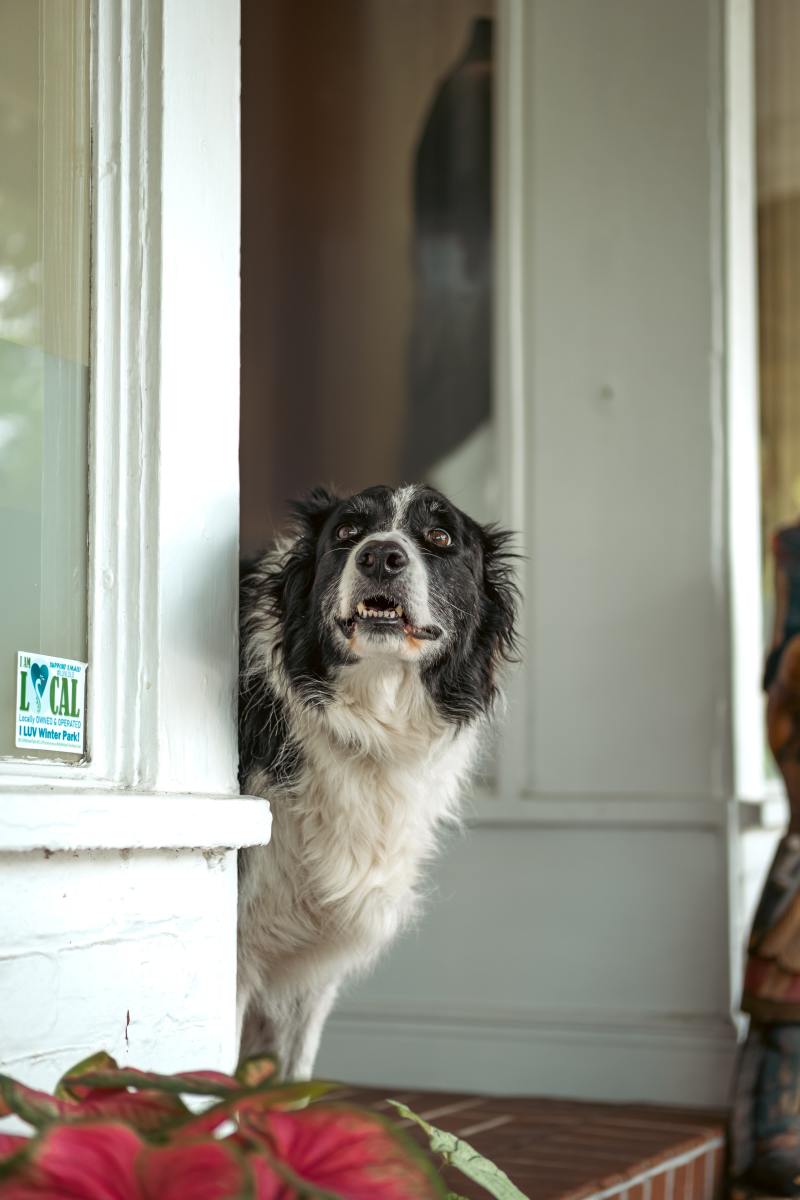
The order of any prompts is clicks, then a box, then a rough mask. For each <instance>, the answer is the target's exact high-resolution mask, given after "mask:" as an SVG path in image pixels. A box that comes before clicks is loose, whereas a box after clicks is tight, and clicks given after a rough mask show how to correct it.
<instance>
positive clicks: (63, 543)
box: [0, 0, 90, 761]
mask: <svg viewBox="0 0 800 1200" xmlns="http://www.w3.org/2000/svg"><path fill="white" fill-rule="evenodd" d="M89 157H90V155H89V0H35V2H34V0H0V581H1V582H0V595H2V603H0V612H1V613H2V620H0V756H16V755H17V754H18V753H19V754H21V753H22V752H21V751H20V752H18V751H17V750H16V749H15V745H14V743H15V704H16V661H17V659H16V656H17V651H20V650H24V651H33V652H35V653H41V654H45V655H51V656H56V657H60V658H72V659H78V660H84V661H85V659H86V565H87V559H86V555H87V549H86V538H87V461H88V460H87V429H86V420H87V403H88V386H89V384H88V363H89V352H88V344H89ZM31 753H33V756H34V757H41V756H42V752H31V751H25V754H26V755H28V754H31ZM71 761H74V760H71Z"/></svg>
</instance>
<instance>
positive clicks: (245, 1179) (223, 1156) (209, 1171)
mask: <svg viewBox="0 0 800 1200" xmlns="http://www.w3.org/2000/svg"><path fill="white" fill-rule="evenodd" d="M137 1173H138V1177H139V1180H140V1183H141V1195H142V1197H146V1198H147V1200H189V1198H191V1200H250V1198H251V1197H253V1196H254V1195H255V1193H254V1191H253V1177H252V1174H251V1172H250V1169H249V1167H248V1165H247V1162H246V1160H245V1159H244V1157H243V1156H242V1155H240V1154H239V1153H237V1152H236V1151H235V1150H234V1148H233V1147H232V1146H230V1145H228V1144H227V1143H225V1142H204V1143H197V1142H194V1143H191V1144H188V1145H185V1146H165V1147H163V1148H159V1149H149V1150H148V1151H147V1152H146V1153H145V1154H144V1155H143V1156H142V1157H141V1159H140V1162H139V1163H138V1164H137Z"/></svg>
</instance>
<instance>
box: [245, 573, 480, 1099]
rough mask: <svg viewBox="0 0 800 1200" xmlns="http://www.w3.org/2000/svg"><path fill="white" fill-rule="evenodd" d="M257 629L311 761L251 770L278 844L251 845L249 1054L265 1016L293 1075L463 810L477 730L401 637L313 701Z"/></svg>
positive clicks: (260, 653) (249, 786) (266, 663)
mask: <svg viewBox="0 0 800 1200" xmlns="http://www.w3.org/2000/svg"><path fill="white" fill-rule="evenodd" d="M423 575H424V571H423ZM261 631H262V636H261V638H260V639H259V638H257V637H251V639H250V642H249V644H248V643H246V645H247V647H248V659H249V660H248V661H246V664H245V669H246V670H248V671H263V672H266V673H267V674H268V675H269V677H270V679H271V682H272V685H273V687H274V688H275V689H276V691H277V692H278V694H279V695H280V696H281V698H282V699H283V701H284V703H285V705H286V715H287V719H288V723H289V727H290V730H291V732H292V734H293V737H294V739H295V740H296V741H297V742H298V743H299V744H300V745H301V746H302V750H303V756H304V766H303V768H302V771H301V773H300V775H299V778H298V779H297V780H296V781H295V782H294V783H293V784H292V785H291V786H284V787H274V786H271V783H270V780H269V779H267V778H265V777H264V776H263V774H262V773H261V772H259V771H258V770H255V771H253V772H251V774H250V776H249V778H247V779H246V780H244V787H245V790H246V791H247V792H248V793H250V794H256V795H263V796H266V797H267V798H268V799H269V801H270V803H271V805H272V813H273V826H272V841H271V843H270V845H269V846H266V847H258V848H254V849H251V850H248V851H245V852H244V854H245V855H246V862H245V863H244V864H243V865H244V870H243V873H242V884H241V890H240V905H239V927H240V939H239V944H240V952H239V1012H240V1019H242V1018H243V1017H244V1014H245V1010H247V1009H248V1008H249V1013H248V1019H247V1022H245V1032H244V1036H243V1041H242V1054H243V1055H244V1054H249V1053H254V1052H256V1051H260V1050H264V1049H265V1048H266V1047H265V1045H264V1044H263V1041H264V1039H265V1038H266V1036H267V1034H266V1032H265V1029H264V1028H261V1027H260V1026H259V1021H258V1017H263V1018H264V1022H263V1024H264V1025H268V1026H269V1027H270V1029H271V1040H272V1048H273V1049H274V1051H275V1052H276V1053H277V1055H278V1057H279V1059H280V1060H281V1064H282V1068H283V1071H284V1074H285V1075H286V1076H288V1077H296V1078H304V1077H308V1076H309V1075H310V1073H311V1070H312V1068H313V1064H314V1058H315V1055H316V1051H317V1047H318V1044H319V1039H320V1036H321V1032H322V1026H323V1024H324V1020H325V1017H326V1016H327V1014H328V1012H329V1010H330V1007H331V1005H332V1004H333V1001H334V999H335V996H336V991H337V989H338V987H339V985H340V983H341V982H342V980H343V979H345V978H346V977H347V976H348V975H351V974H353V973H354V972H357V971H361V970H364V969H365V968H366V967H368V966H369V965H370V964H371V963H372V961H373V960H374V959H375V957H376V955H377V954H378V953H379V952H380V951H381V950H382V948H383V947H384V946H386V945H387V943H388V942H389V941H390V940H391V939H392V938H393V937H394V935H395V934H396V933H397V931H398V929H400V928H401V927H402V926H403V925H404V924H406V923H407V922H408V921H409V920H410V919H411V917H412V916H413V914H414V911H415V908H416V906H417V903H418V895H419V883H420V875H421V869H422V866H423V864H424V863H425V861H426V860H427V859H429V858H430V857H431V856H432V855H433V853H434V851H435V849H436V840H437V827H438V826H439V825H440V823H441V822H442V821H443V820H446V819H448V818H453V817H454V816H455V815H456V812H457V805H458V798H459V792H460V790H461V787H462V784H463V782H464V779H465V777H466V775H467V773H468V771H469V769H470V766H471V764H472V761H473V759H474V754H475V750H476V743H477V728H476V726H475V725H472V726H466V727H462V728H461V729H459V730H457V729H455V728H454V726H453V725H452V724H450V723H448V722H446V721H444V720H443V719H442V718H441V717H440V716H439V714H438V713H437V711H436V708H435V706H434V705H433V702H432V701H431V699H430V697H429V695H428V693H427V691H426V689H425V687H424V686H423V684H422V682H421V680H420V675H419V666H418V662H417V661H415V660H414V659H413V657H412V658H411V659H409V658H403V657H402V656H401V653H400V647H399V645H398V647H397V649H396V650H395V651H394V652H393V653H392V652H388V651H387V652H384V653H383V654H382V655H378V656H375V657H372V656H369V655H368V656H367V657H364V658H362V659H361V660H360V661H358V662H354V663H352V664H350V665H348V666H344V667H341V668H340V669H339V674H338V676H337V679H336V681H335V685H334V688H333V699H332V700H330V701H328V702H327V703H326V704H322V705H309V704H308V703H307V701H306V700H304V699H302V698H301V697H299V696H298V695H297V694H296V693H295V691H294V690H293V689H292V688H291V687H290V686H289V684H288V682H287V680H286V677H285V674H284V672H283V671H282V669H281V664H280V659H279V656H278V657H277V658H275V657H274V656H273V653H272V645H271V640H272V639H271V635H269V634H268V633H267V632H266V626H262V627H261ZM404 640H405V639H392V644H396V643H397V642H402V641H404ZM248 1024H249V1029H248V1027H247V1026H248Z"/></svg>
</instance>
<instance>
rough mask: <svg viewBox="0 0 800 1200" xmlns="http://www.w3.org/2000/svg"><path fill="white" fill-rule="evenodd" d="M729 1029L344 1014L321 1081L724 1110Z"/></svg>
mask: <svg viewBox="0 0 800 1200" xmlns="http://www.w3.org/2000/svg"><path fill="white" fill-rule="evenodd" d="M735 1052H736V1029H735V1026H734V1023H733V1021H732V1020H731V1019H730V1018H727V1017H721V1016H720V1017H715V1016H704V1015H695V1016H689V1017H672V1016H668V1015H660V1014H638V1015H635V1016H630V1015H627V1014H621V1013H597V1012H591V1013H590V1012H583V1013H577V1012H572V1013H567V1014H565V1013H563V1012H550V1011H544V1010H532V1011H519V1010H510V1011H504V1010H486V1009H463V1008H462V1009H461V1010H459V1011H449V1012H447V1013H445V1012H443V1011H440V1012H437V1011H435V1010H433V1011H431V1010H428V1011H425V1012H423V1011H421V1010H420V1011H414V1010H411V1009H407V1008H405V1009H394V1010H392V1009H390V1008H388V1007H381V1006H376V1007H370V1008H360V1009H356V1008H343V1009H341V1010H340V1011H338V1012H336V1013H334V1015H333V1016H332V1018H331V1020H330V1022H329V1024H328V1027H327V1029H326V1032H325V1036H324V1038H323V1045H322V1052H321V1055H320V1061H319V1071H320V1073H321V1074H323V1075H327V1076H332V1077H334V1078H341V1079H346V1080H347V1081H348V1082H354V1083H364V1084H372V1085H377V1086H387V1087H390V1088H391V1087H393V1088H394V1089H395V1090H396V1089H397V1088H398V1087H418V1088H423V1087H424V1088H431V1089H441V1088H445V1089H455V1090H468V1091H484V1092H498V1093H507V1094H534V1095H552V1096H572V1097H577V1098H584V1099H593V1100H619V1101H622V1100H637V1101H646V1102H647V1101H649V1102H652V1103H661V1104H683V1105H697V1106H712V1107H720V1106H722V1107H724V1106H725V1105H726V1104H727V1102H728V1097H729V1094H730V1085H731V1075H732V1070H733V1064H734V1058H735Z"/></svg>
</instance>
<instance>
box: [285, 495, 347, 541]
mask: <svg viewBox="0 0 800 1200" xmlns="http://www.w3.org/2000/svg"><path fill="white" fill-rule="evenodd" d="M339 500H340V497H339V496H337V495H335V494H334V493H333V492H330V491H328V489H327V488H323V487H315V488H312V490H311V491H310V492H307V493H306V494H305V496H301V497H300V499H299V500H293V501H292V502H291V504H290V505H289V511H290V513H291V514H292V518H293V523H294V529H295V534H296V535H297V536H298V537H305V538H314V539H316V538H317V537H318V536H319V534H320V533H321V532H322V527H323V525H324V524H325V522H326V521H327V519H328V517H329V516H330V514H331V513H332V512H333V510H334V508H335V507H336V505H337V504H338V503H339Z"/></svg>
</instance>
